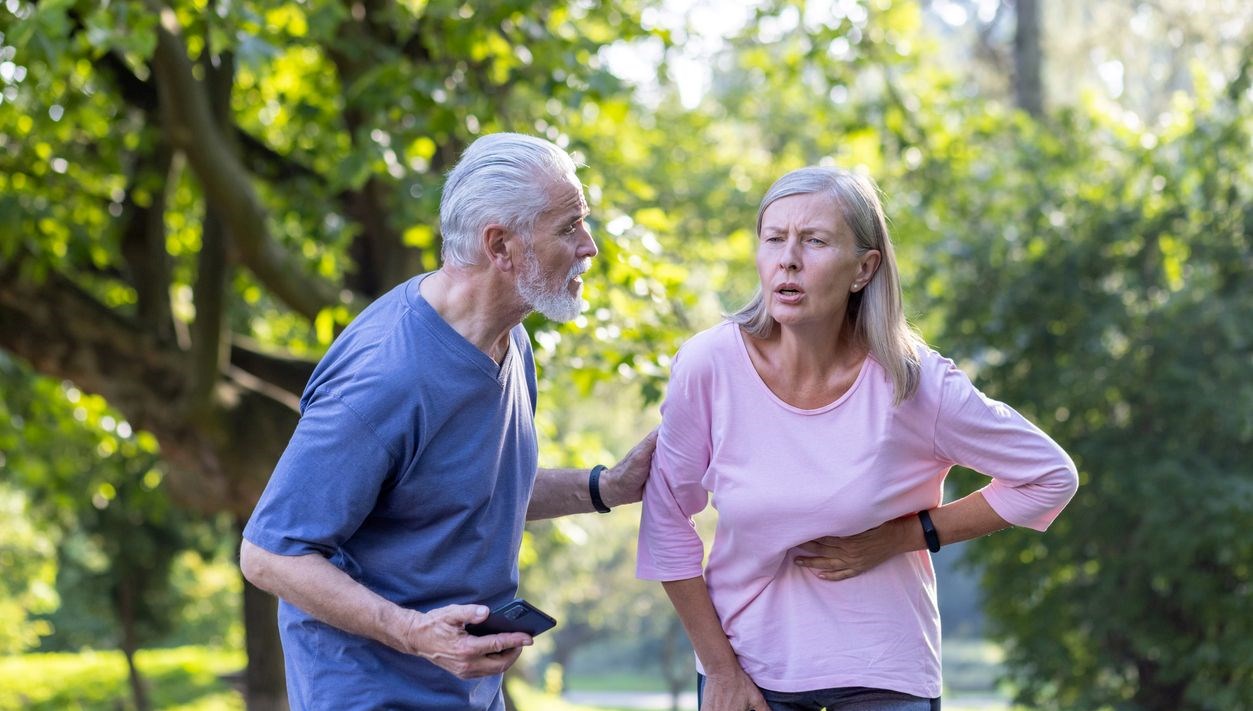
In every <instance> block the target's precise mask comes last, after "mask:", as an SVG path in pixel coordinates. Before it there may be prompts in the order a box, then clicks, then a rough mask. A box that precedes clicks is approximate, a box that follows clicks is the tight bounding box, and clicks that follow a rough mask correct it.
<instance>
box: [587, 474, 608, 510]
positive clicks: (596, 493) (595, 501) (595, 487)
mask: <svg viewBox="0 0 1253 711" xmlns="http://www.w3.org/2000/svg"><path fill="white" fill-rule="evenodd" d="M606 468H607V467H606V466H605V465H604V464H597V465H596V466H594V467H592V471H591V473H590V474H588V475H587V490H588V491H589V492H590V493H591V495H592V508H594V509H596V511H597V512H599V513H609V507H608V506H606V505H605V500H604V499H602V498H600V473H601V472H603V471H605V469H606Z"/></svg>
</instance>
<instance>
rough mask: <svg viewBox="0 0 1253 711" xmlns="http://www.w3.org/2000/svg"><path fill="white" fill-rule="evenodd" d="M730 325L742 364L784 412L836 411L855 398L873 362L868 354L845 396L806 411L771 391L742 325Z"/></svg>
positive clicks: (813, 412)
mask: <svg viewBox="0 0 1253 711" xmlns="http://www.w3.org/2000/svg"><path fill="white" fill-rule="evenodd" d="M728 323H729V325H730V326H731V329H732V330H734V331H735V340H736V342H737V343H739V346H740V347H739V352H740V362H741V363H742V364H743V366H744V367H745V368H747V369H748V373H749V375H750V376H751V377H752V379H753V380H754V381H755V382H756V383H757V385H758V386H760V387H761V389H762V391H763V392H765V393H766V396H767V397H769V398H770V399H771V400H773V401H774V403H775V404H776V405H778V406H779V407H781V408H783V409H784V410H787V411H788V412H792V413H795V414H797V415H821V414H823V413H824V412H830V411H831V410H834V409H835V408H837V407H839V406H840V405H842V404H844V402H845V401H846V400H848V399H849V398H850V397H852V396H853V393H854V392H856V391H857V388H858V387H860V386H861V381H863V380H865V378H866V371H867V370H869V368H868V367H867V365H868V364H869V363H870V361H871V360H872V358H871V356H870V354H869V353H867V354H866V357H865V358H863V359H862V361H861V368H860V369H858V371H857V377H856V378H854V379H853V384H852V385H849V386H848V390H845V391H844V394H842V395H840V396H839V397H838V398H836V399H835V400H833V401H831V402H829V403H827V404H825V405H822V406H820V407H816V408H813V409H805V408H803V407H797V406H795V405H792V404H789V403H788V402H787V401H785V400H784V399H783V398H781V397H779V396H778V395H777V394H775V392H774V391H773V390H771V389H770V386H769V385H767V384H766V380H765V378H763V377H761V373H759V372H757V366H756V365H754V364H753V358H752V356H751V355H749V353H748V343H746V342H745V341H744V331H743V329H742V328H740V325H739V324H737V323H731V322H728Z"/></svg>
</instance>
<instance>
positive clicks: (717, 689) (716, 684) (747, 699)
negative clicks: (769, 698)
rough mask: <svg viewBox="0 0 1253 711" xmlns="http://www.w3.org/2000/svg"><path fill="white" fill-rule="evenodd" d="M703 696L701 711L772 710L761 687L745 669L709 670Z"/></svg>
mask: <svg viewBox="0 0 1253 711" xmlns="http://www.w3.org/2000/svg"><path fill="white" fill-rule="evenodd" d="M701 697H702V698H701V705H700V711H770V705H769V704H767V703H766V699H765V698H764V697H762V695H761V689H758V688H757V685H756V684H754V683H753V680H752V679H750V678H749V677H748V674H745V673H744V670H743V669H732V670H728V671H726V672H717V671H709V673H707V674H706V675H705V688H704V691H703V692H702V693H701Z"/></svg>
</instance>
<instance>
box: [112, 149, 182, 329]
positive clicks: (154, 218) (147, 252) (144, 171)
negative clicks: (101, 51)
mask: <svg viewBox="0 0 1253 711" xmlns="http://www.w3.org/2000/svg"><path fill="white" fill-rule="evenodd" d="M153 142H154V143H156V145H155V146H153V148H152V149H151V150H149V151H143V150H142V149H141V150H140V152H139V156H138V160H137V162H136V164H135V168H134V174H133V175H132V176H131V184H130V187H129V189H128V190H127V191H126V200H125V201H124V203H123V205H122V217H121V224H122V234H121V252H122V258H123V259H125V260H126V265H127V267H128V269H129V271H130V281H131V283H132V285H133V286H134V287H135V294H136V296H137V298H138V304H137V312H136V313H137V317H138V321H139V323H140V324H141V325H142V326H143V327H144V328H145V329H146V330H147V331H148V332H149V333H152V334H153V335H155V336H156V337H157V339H158V340H161V341H163V342H168V341H171V340H172V339H173V337H174V319H173V316H172V314H171V311H170V255H169V252H167V251H166V248H165V194H166V190H167V186H168V185H169V184H170V171H171V166H172V165H173V153H172V152H171V151H170V149H169V147H168V146H166V145H165V142H164V141H162V140H160V138H159V137H154V138H153ZM144 189H147V190H148V192H149V193H150V196H151V197H150V198H149V203H148V204H147V205H140V204H139V202H138V201H137V200H136V193H137V192H138V191H140V190H144Z"/></svg>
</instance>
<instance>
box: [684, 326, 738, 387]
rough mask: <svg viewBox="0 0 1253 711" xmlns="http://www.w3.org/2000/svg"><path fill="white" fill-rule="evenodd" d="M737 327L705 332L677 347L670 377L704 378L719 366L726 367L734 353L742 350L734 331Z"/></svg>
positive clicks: (714, 328) (717, 328)
mask: <svg viewBox="0 0 1253 711" xmlns="http://www.w3.org/2000/svg"><path fill="white" fill-rule="evenodd" d="M738 328H739V326H738V325H736V324H734V323H731V322H729V321H723V322H722V323H719V324H718V325H716V326H714V327H712V328H707V329H705V330H704V331H701V332H699V333H697V334H695V335H694V336H692V337H691V338H689V339H687V340H686V341H685V342H684V343H683V345H681V346H679V351H678V353H676V354H675V356H674V362H673V363H672V364H671V369H670V375H671V377H674V376H676V375H683V376H686V377H702V378H703V377H705V376H710V375H712V374H713V373H714V372H715V371H716V370H717V364H718V363H725V362H726V360H727V359H728V358H733V357H735V351H736V349H739V348H741V346H740V340H739V335H738V334H737V333H736V329H738Z"/></svg>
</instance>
